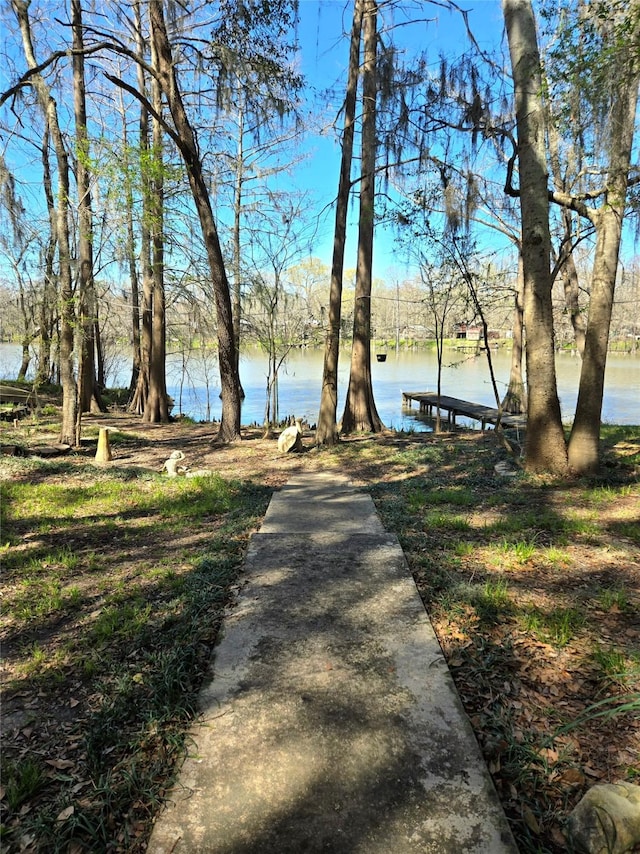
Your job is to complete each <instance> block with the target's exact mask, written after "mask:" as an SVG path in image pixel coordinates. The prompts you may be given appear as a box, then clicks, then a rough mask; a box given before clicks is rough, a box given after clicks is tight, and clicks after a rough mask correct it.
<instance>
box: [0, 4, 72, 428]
mask: <svg viewBox="0 0 640 854" xmlns="http://www.w3.org/2000/svg"><path fill="white" fill-rule="evenodd" d="M12 6H13V10H14V12H15V14H16V18H17V20H18V23H19V25H20V32H21V35H22V45H23V49H24V54H25V59H26V61H27V65H28V66H29V68H30V69H35V68H37V65H38V63H37V62H36V58H35V53H34V50H33V41H32V38H31V25H30V22H29V13H28V8H29V3H28V2H27V0H12ZM31 83H32V86H33V88H34V89H35V91H36V94H37V96H38V101H39V103H40V108H41V110H42V112H43V114H44V117H45V121H46V122H47V125H48V127H49V130H50V132H51V138H52V140H53V146H54V150H55V153H56V160H57V164H58V201H57V207H56V235H57V243H58V261H59V267H60V273H59V276H60V278H59V284H60V381H61V383H62V423H61V427H60V443H61V444H65V445H73V444H74V443H75V441H76V406H77V400H76V380H75V375H74V370H73V347H74V325H75V310H74V294H73V281H72V276H71V252H70V248H69V160H68V157H67V151H66V148H65V145H64V139H63V138H62V132H61V130H60V125H59V122H58V108H57V104H56V102H55V99H54V98H53V96H52V94H51V90H50V89H49V87H48V86H47V84H46V82H45V80H44V78H43V77H42V75H41V74H39V73H34V74H33V75H32V77H31Z"/></svg>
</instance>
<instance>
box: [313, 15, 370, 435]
mask: <svg viewBox="0 0 640 854" xmlns="http://www.w3.org/2000/svg"><path fill="white" fill-rule="evenodd" d="M361 31H362V0H354V4H353V24H352V28H351V43H350V50H349V73H348V78H347V92H346V98H345V106H344V111H345V115H344V130H343V135H342V156H341V161H340V178H339V183H338V196H337V200H336V219H335V230H334V237H333V258H332V263H331V288H330V291H329V328H328V330H327V337H326V341H325V350H324V365H323V371H322V396H321V400H320V413H319V415H318V425H317V428H316V444H318V445H335V443H336V442H337V441H338V427H337V424H336V412H337V408H338V360H339V356H340V321H341V316H342V279H343V270H344V252H345V244H346V239H347V211H348V206H349V193H350V190H351V162H352V159H353V137H354V131H355V115H356V96H357V91H358V77H359V73H360V37H361Z"/></svg>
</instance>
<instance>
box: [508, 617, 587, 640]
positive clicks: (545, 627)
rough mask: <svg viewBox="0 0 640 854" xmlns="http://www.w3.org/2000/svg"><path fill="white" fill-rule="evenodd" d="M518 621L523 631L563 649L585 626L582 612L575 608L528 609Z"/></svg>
mask: <svg viewBox="0 0 640 854" xmlns="http://www.w3.org/2000/svg"><path fill="white" fill-rule="evenodd" d="M519 619H520V622H521V625H522V627H523V629H524V630H525V631H527V632H530V633H531V634H532V635H533V636H534V637H535V638H537V639H538V640H541V641H543V642H545V643H550V644H552V645H553V646H555V647H558V648H562V647H565V646H566V645H567V644H568V643H569V642H570V641H572V640H573V639H574V638H575V637H576V635H577V634H578V632H580V630H581V629H583V628H584V627H585V625H586V617H585V615H584V613H583V611H581V610H578V608H575V607H568V608H562V607H558V608H553V609H551V610H550V611H543V610H542V609H541V608H537V607H529V608H525V609H524V611H523V612H522V613H521V615H520V618H519Z"/></svg>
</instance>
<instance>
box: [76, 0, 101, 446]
mask: <svg viewBox="0 0 640 854" xmlns="http://www.w3.org/2000/svg"><path fill="white" fill-rule="evenodd" d="M71 29H72V33H73V51H74V52H73V57H72V64H73V108H74V117H75V123H76V181H77V186H78V259H77V264H78V277H77V283H76V300H77V304H78V314H79V317H78V329H79V336H78V337H79V350H80V359H79V365H78V420H77V426H76V444H77V445H79V444H80V431H81V417H82V413H83V412H89V411H93V412H101V411H103V410H104V406H103V404H102V401H101V399H100V392H99V390H98V388H97V383H96V366H95V337H94V328H95V313H96V294H95V286H94V281H93V212H92V208H91V173H90V170H89V136H88V133H87V102H86V90H85V78H84V56H83V53H82V50H83V47H84V35H83V31H82V4H81V0H71Z"/></svg>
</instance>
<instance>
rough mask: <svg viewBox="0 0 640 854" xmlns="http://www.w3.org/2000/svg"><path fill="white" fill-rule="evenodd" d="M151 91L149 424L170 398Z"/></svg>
mask: <svg viewBox="0 0 640 854" xmlns="http://www.w3.org/2000/svg"><path fill="white" fill-rule="evenodd" d="M151 57H152V64H153V67H154V68H158V67H159V58H158V51H157V47H156V45H155V42H154V41H153V40H152V43H151ZM151 91H152V99H153V109H154V112H155V114H156V115H155V116H154V117H153V120H152V128H153V130H152V140H151V147H152V152H153V154H152V163H153V176H152V178H151V197H150V213H151V267H152V278H153V312H152V317H151V361H150V364H149V389H148V392H147V399H146V401H145V406H144V415H143V418H144V420H145V421H148V422H150V423H158V422H159V423H163V424H166V423H167V422H168V421H169V400H168V395H167V379H166V359H167V336H166V305H165V291H164V174H163V151H162V148H163V139H162V126H161V124H160V120H159V117H161V116H162V91H161V88H160V83H159V82H158V80H156V79H152V81H151ZM156 116H157V117H158V118H156Z"/></svg>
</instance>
